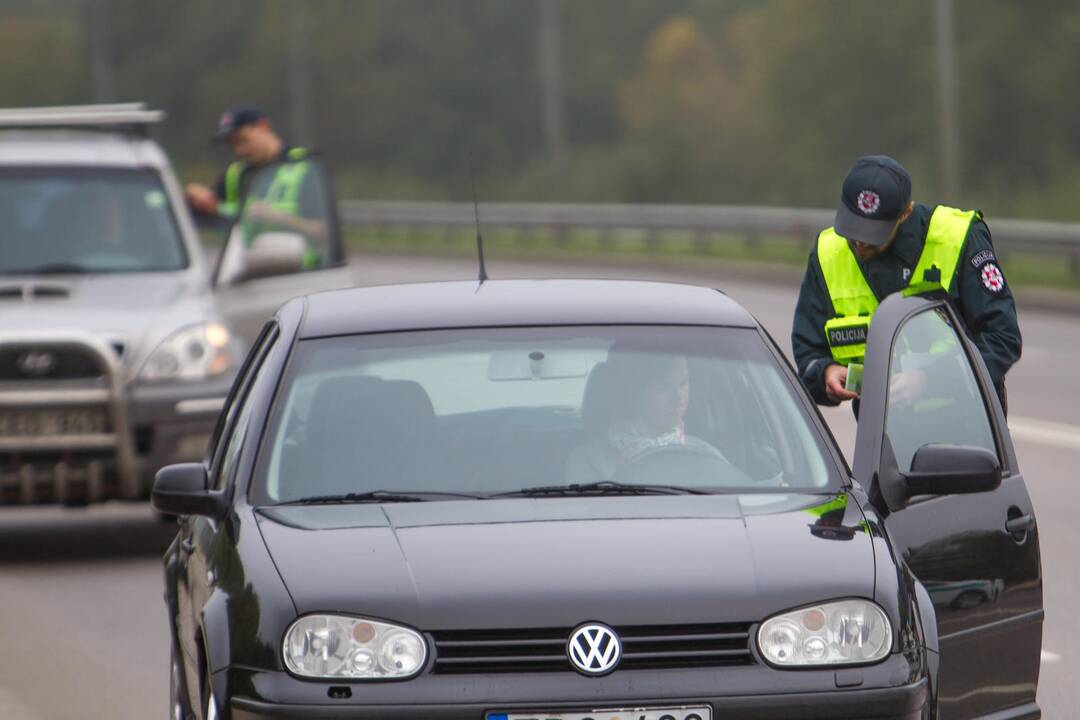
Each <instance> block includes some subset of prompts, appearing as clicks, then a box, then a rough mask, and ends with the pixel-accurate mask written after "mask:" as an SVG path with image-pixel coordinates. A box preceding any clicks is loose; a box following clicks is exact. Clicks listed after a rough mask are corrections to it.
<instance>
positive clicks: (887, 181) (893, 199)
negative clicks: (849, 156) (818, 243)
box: [833, 155, 911, 245]
mask: <svg viewBox="0 0 1080 720" xmlns="http://www.w3.org/2000/svg"><path fill="white" fill-rule="evenodd" d="M910 202H911V176H910V175H908V171H907V170H905V169H904V166H903V165H901V164H900V163H898V162H896V161H895V160H893V159H892V158H891V157H889V156H887V155H867V156H865V157H861V158H859V159H858V160H856V161H855V164H854V165H852V166H851V170H849V171H848V174H847V177H845V178H844V185H843V189H842V190H841V191H840V207H839V208H838V209H837V210H836V223H835V225H834V226H833V229H834V230H836V233H837V234H838V235H840V236H841V237H845V238H848V239H850V240H857V241H859V242H862V243H866V244H867V245H884V244H885V243H887V242H888V241H889V237H890V236H891V235H892V230H893V227H894V226H895V225H896V220H897V218H899V217H900V216H901V215H902V214H903V212H904V210H906V209H907V206H908V204H909V203H910Z"/></svg>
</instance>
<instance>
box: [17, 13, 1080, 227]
mask: <svg viewBox="0 0 1080 720" xmlns="http://www.w3.org/2000/svg"><path fill="white" fill-rule="evenodd" d="M1078 66H1080V4H1077V3H1074V2H1066V1H1064V0H1061V1H1051V0H1026V1H1025V2H1022V3H1021V2H1014V1H1013V0H913V1H911V2H903V3H878V2H873V3H871V2H858V1H857V0H764V1H763V0H669V1H666V2H655V1H653V0H590V1H589V2H567V1H565V0H438V1H435V2H433V1H427V0H393V1H389V0H385V1H379V0H308V1H307V2H289V1H288V0H265V1H262V0H231V1H230V2H218V1H216V0H185V1H184V2H165V1H163V0H4V2H3V3H0V106H9V107H10V106H25V105H53V104H66V103H89V102H106V101H135V100H145V101H147V102H148V103H149V104H150V105H151V106H152V107H156V108H161V109H164V110H166V111H167V112H168V116H169V117H168V120H167V121H166V123H165V124H164V125H163V126H161V128H160V129H158V130H155V136H156V137H157V138H158V139H159V140H161V141H162V142H163V143H164V144H165V146H166V148H167V150H168V151H169V152H170V154H171V155H172V158H173V161H174V163H175V164H176V165H177V167H178V170H179V171H180V173H181V175H182V177H183V179H184V180H185V181H202V182H206V181H209V180H210V179H212V178H213V176H214V175H216V174H217V173H218V172H219V171H220V169H221V167H222V166H223V164H224V163H225V162H226V161H227V160H228V153H227V148H225V147H218V146H214V145H212V144H211V143H210V142H209V137H210V135H211V134H212V132H213V129H214V126H215V123H216V119H217V116H218V115H219V114H220V112H221V111H222V110H223V109H225V108H227V107H228V106H230V105H232V104H234V103H237V102H253V103H257V104H259V105H261V106H262V107H264V108H265V109H266V110H267V111H268V112H269V113H270V114H271V115H272V118H273V119H274V122H275V124H276V126H277V127H279V129H281V130H282V131H283V132H284V134H285V136H286V138H287V139H288V140H289V141H290V142H292V143H295V144H303V145H306V146H310V147H314V148H317V149H320V150H322V151H324V152H326V153H327V154H328V156H329V157H330V159H331V161H332V164H333V167H334V170H335V174H336V176H337V179H338V185H339V194H340V195H342V196H343V197H356V198H366V199H449V200H454V199H465V198H468V196H469V183H468V167H467V165H468V152H469V151H470V150H471V151H472V153H474V155H475V163H476V167H477V172H478V175H479V188H480V193H481V196H482V197H483V198H484V199H486V200H492V201H494V200H558V201H581V202H593V201H617V202H688V203H709V204H744V203H745V204H757V205H785V206H813V207H829V206H833V205H835V202H836V199H837V196H838V194H839V183H840V180H841V178H842V177H843V175H844V173H845V171H846V169H847V168H848V167H849V165H850V163H851V161H852V160H853V159H854V158H855V157H857V156H859V155H861V154H866V153H878V152H883V153H888V154H891V155H893V156H894V157H896V158H897V159H899V160H900V161H901V162H902V163H904V164H905V165H906V166H907V167H908V169H909V170H910V171H911V173H912V175H913V180H914V193H915V197H916V199H918V200H921V201H924V202H929V203H936V202H941V203H946V204H953V205H956V206H959V207H978V208H981V209H982V210H984V211H985V212H986V214H987V216H988V218H991V219H992V218H993V217H1030V218H1045V219H1060V220H1068V219H1074V218H1075V217H1076V215H1077V213H1076V212H1075V210H1074V205H1075V202H1076V201H1075V198H1076V197H1077V196H1078V195H1080V169H1078V163H1077V160H1078V159H1080V133H1078V132H1077V131H1076V118H1075V113H1076V107H1077V106H1078V105H1080V99H1078V93H1077V92H1076V91H1077V89H1078V88H1077V86H1078V82H1080V81H1078V79H1077V73H1076V68H1077V67H1078Z"/></svg>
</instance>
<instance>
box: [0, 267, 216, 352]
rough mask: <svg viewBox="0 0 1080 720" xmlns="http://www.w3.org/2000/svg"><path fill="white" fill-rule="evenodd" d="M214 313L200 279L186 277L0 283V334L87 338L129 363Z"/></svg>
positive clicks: (114, 275)
mask: <svg viewBox="0 0 1080 720" xmlns="http://www.w3.org/2000/svg"><path fill="white" fill-rule="evenodd" d="M213 311H214V305H213V299H212V296H211V294H210V292H209V290H208V287H207V285H206V281H205V279H203V278H202V276H201V275H199V274H197V273H193V272H187V271H184V272H175V273H109V274H99V275H85V276H84V275H79V276H63V277H61V276H56V277H52V276H50V277H47V278H44V277H43V278H25V277H15V276H11V277H0V332H3V333H4V334H5V335H9V336H11V335H26V336H28V337H29V336H34V335H39V334H41V333H42V332H43V331H44V332H47V333H49V334H52V335H56V334H63V333H67V332H72V333H89V334H91V335H94V336H96V337H98V338H100V339H102V340H104V341H106V342H109V343H113V344H120V345H123V346H124V347H125V355H126V357H128V358H137V357H141V356H143V355H144V354H145V353H147V352H149V351H151V350H152V349H153V348H154V347H156V346H157V344H158V343H159V342H160V341H161V340H162V339H163V338H164V337H165V336H166V335H168V334H169V333H171V332H173V331H175V330H177V329H178V328H180V327H183V326H185V325H188V324H192V323H195V322H200V321H202V320H204V319H206V318H209V317H214V315H213ZM128 351H132V352H128Z"/></svg>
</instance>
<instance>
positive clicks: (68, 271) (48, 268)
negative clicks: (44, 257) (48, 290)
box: [26, 262, 93, 275]
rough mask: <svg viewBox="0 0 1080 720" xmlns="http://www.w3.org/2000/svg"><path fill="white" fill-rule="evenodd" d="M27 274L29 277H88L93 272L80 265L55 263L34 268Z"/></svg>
mask: <svg viewBox="0 0 1080 720" xmlns="http://www.w3.org/2000/svg"><path fill="white" fill-rule="evenodd" d="M26 272H27V274H29V275H86V274H88V273H91V272H93V270H91V269H90V268H88V267H86V266H85V265H80V264H79V263H73V262H53V263H45V264H43V265H38V266H36V267H32V268H30V269H29V270H27V271H26Z"/></svg>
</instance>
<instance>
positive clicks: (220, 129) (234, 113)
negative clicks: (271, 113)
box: [214, 105, 266, 140]
mask: <svg viewBox="0 0 1080 720" xmlns="http://www.w3.org/2000/svg"><path fill="white" fill-rule="evenodd" d="M265 117H266V113H264V112H263V111H262V109H261V108H258V107H256V106H255V105H236V106H234V107H231V108H229V109H228V110H226V111H225V112H223V113H221V117H219V118H218V124H217V131H216V132H214V139H215V140H225V139H226V138H228V137H229V136H230V135H232V134H233V133H234V132H236V131H237V130H239V129H240V128H242V127H244V126H245V125H251V124H252V123H256V122H258V121H260V120H262V119H263V118H265Z"/></svg>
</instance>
